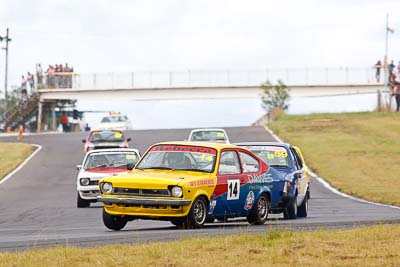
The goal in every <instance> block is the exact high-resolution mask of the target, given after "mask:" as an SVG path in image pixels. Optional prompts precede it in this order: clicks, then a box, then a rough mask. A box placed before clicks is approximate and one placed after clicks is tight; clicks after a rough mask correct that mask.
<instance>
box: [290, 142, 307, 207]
mask: <svg viewBox="0 0 400 267" xmlns="http://www.w3.org/2000/svg"><path fill="white" fill-rule="evenodd" d="M290 151H291V153H292V155H293V160H294V165H295V168H296V170H297V171H296V173H297V176H298V181H297V183H296V186H297V192H298V194H297V205H301V203H302V202H303V199H304V196H305V194H306V192H307V176H306V170H305V169H304V166H303V162H302V161H301V158H300V156H299V155H298V154H297V151H296V150H295V149H294V148H293V147H291V148H290Z"/></svg>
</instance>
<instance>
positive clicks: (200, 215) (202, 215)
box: [193, 199, 206, 224]
mask: <svg viewBox="0 0 400 267" xmlns="http://www.w3.org/2000/svg"><path fill="white" fill-rule="evenodd" d="M193 205H194V206H193V217H194V220H195V221H196V223H198V224H202V223H204V221H205V219H206V206H205V204H204V201H202V200H201V199H198V200H197V201H196V202H195V203H194V204H193Z"/></svg>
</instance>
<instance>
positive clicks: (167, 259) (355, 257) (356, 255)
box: [0, 225, 400, 267]
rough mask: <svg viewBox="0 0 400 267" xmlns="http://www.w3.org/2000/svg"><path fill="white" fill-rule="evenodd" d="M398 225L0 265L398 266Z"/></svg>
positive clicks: (40, 257) (45, 255)
mask: <svg viewBox="0 0 400 267" xmlns="http://www.w3.org/2000/svg"><path fill="white" fill-rule="evenodd" d="M398 240H400V225H377V226H370V227H361V228H357V229H351V230H343V231H338V230H320V231H312V232H290V231H281V230H280V231H278V230H271V231H269V232H266V233H263V234H257V235H254V234H252V235H249V234H237V235H233V236H220V237H204V238H190V239H184V240H178V241H172V242H169V243H151V244H137V245H111V246H104V247H95V248H75V247H58V248H49V249H33V250H29V251H24V252H7V253H0V266H1V267H3V266H40V267H47V266H75V267H79V266H119V267H124V266H310V265H311V266H398V263H399V262H400V242H397V241H398Z"/></svg>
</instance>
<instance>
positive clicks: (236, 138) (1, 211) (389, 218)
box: [0, 127, 400, 251]
mask: <svg viewBox="0 0 400 267" xmlns="http://www.w3.org/2000/svg"><path fill="white" fill-rule="evenodd" d="M225 129H226V130H227V132H228V135H229V137H230V139H231V141H232V142H244V141H272V140H273V138H272V137H271V136H270V135H269V134H268V132H266V131H265V129H264V128H262V127H238V128H225ZM189 132H190V129H173V130H141V131H131V132H128V134H127V136H128V137H131V138H132V142H131V143H130V145H131V147H136V148H139V150H140V151H141V152H142V153H143V152H144V151H145V150H146V148H147V147H148V146H149V145H151V144H153V143H156V142H159V141H170V140H183V139H185V138H187V136H188V134H189ZM85 136H86V134H85V133H68V134H50V135H36V136H25V137H24V140H23V142H26V143H33V144H39V145H41V146H42V147H43V148H42V150H41V151H40V152H39V153H38V154H37V155H36V156H35V157H34V158H33V159H32V160H31V161H29V162H28V164H27V165H26V166H25V167H24V168H22V169H21V170H20V171H19V172H17V173H16V174H15V175H14V176H13V177H12V178H11V179H9V180H7V181H6V182H4V183H3V184H1V185H0V251H1V250H19V249H26V248H35V247H43V246H51V245H65V244H67V245H83V246H86V245H101V244H110V243H122V242H123V243H128V242H129V243H138V242H148V241H168V240H174V239H178V238H180V237H186V236H193V235H196V236H212V235H218V234H230V233H243V232H265V231H268V230H269V229H274V228H290V229H295V230H302V229H319V228H348V227H353V226H358V225H368V224H373V223H378V222H385V223H400V209H394V208H390V207H384V206H377V205H373V204H367V203H362V202H358V201H355V200H351V199H348V198H344V197H341V196H339V195H336V194H334V193H332V192H330V191H329V190H328V189H326V188H324V187H323V186H322V185H321V184H320V183H319V182H318V181H316V180H312V184H311V199H310V203H309V204H310V205H309V217H308V218H304V219H303V218H302V219H297V220H283V219H282V216H281V215H280V216H270V217H269V218H270V219H269V220H268V222H267V223H266V224H265V225H262V226H250V225H248V224H247V221H245V220H231V221H230V222H228V223H213V224H207V225H206V226H205V227H204V228H203V229H196V230H178V229H176V228H175V227H174V226H173V225H172V224H171V223H169V222H161V221H143V220H138V221H133V222H129V223H128V225H127V226H126V227H125V228H124V230H122V231H119V232H113V231H109V230H108V229H107V228H105V226H104V225H103V222H102V219H101V213H102V209H101V204H94V205H92V206H91V207H90V208H84V209H78V208H76V184H75V183H76V175H77V170H76V169H75V165H76V164H81V161H82V159H83V144H82V143H81V139H83V138H84V137H85ZM15 140H16V137H2V138H0V142H6V141H12V142H14V141H15Z"/></svg>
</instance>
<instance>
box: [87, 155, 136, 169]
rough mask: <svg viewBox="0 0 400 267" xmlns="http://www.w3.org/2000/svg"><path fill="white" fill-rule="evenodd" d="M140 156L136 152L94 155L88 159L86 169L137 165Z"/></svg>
mask: <svg viewBox="0 0 400 267" xmlns="http://www.w3.org/2000/svg"><path fill="white" fill-rule="evenodd" d="M138 160H139V155H138V154H137V153H135V152H133V151H132V152H110V153H104V152H101V153H92V154H90V155H88V157H87V158H86V161H85V164H84V167H83V168H84V169H91V168H110V167H111V168H116V167H123V166H126V165H127V164H129V163H131V164H135V163H136V162H137V161H138Z"/></svg>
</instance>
